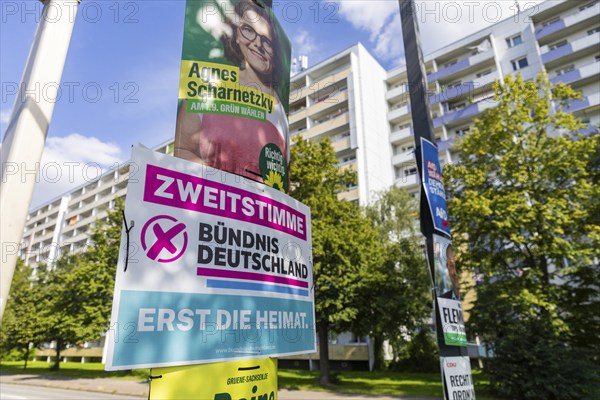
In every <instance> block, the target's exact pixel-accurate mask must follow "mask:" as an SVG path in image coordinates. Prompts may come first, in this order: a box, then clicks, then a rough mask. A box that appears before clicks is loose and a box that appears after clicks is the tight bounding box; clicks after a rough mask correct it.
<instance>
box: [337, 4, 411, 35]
mask: <svg viewBox="0 0 600 400" xmlns="http://www.w3.org/2000/svg"><path fill="white" fill-rule="evenodd" d="M337 3H338V4H339V13H340V15H341V16H342V17H343V18H344V19H346V20H347V21H348V22H350V23H351V24H352V26H354V27H355V28H357V29H362V30H366V31H368V32H369V33H370V34H371V40H373V39H375V37H376V36H377V35H378V34H379V32H381V31H382V30H383V28H384V27H385V24H386V21H387V20H388V19H389V17H390V16H391V15H393V14H394V13H398V12H399V9H398V2H397V1H390V0H386V1H381V0H373V1H343V0H338V1H337Z"/></svg>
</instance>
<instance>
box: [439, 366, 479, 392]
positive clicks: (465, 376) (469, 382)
mask: <svg viewBox="0 0 600 400" xmlns="http://www.w3.org/2000/svg"><path fill="white" fill-rule="evenodd" d="M440 360H441V363H442V374H443V376H444V378H443V379H444V386H445V387H446V390H445V394H446V400H457V399H461V400H475V386H474V384H473V377H472V376H471V362H470V361H469V357H441V358H440Z"/></svg>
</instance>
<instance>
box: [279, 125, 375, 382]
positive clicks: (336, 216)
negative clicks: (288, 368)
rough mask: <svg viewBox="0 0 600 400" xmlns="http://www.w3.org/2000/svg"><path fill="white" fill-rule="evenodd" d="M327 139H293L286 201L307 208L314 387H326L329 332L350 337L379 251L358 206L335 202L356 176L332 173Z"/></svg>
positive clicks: (331, 152) (332, 154)
mask: <svg viewBox="0 0 600 400" xmlns="http://www.w3.org/2000/svg"><path fill="white" fill-rule="evenodd" d="M337 163H338V160H337V159H336V158H335V152H334V150H333V148H332V146H331V143H330V142H329V140H328V139H326V140H323V141H321V142H319V143H316V142H308V141H305V140H303V139H302V138H301V137H298V138H297V139H296V140H295V144H294V146H293V147H292V148H291V163H290V172H291V183H292V184H291V191H290V192H291V193H290V194H291V195H292V196H293V197H294V198H296V199H297V200H299V201H301V202H302V203H304V204H306V205H307V206H308V207H310V210H311V220H312V243H313V277H314V287H315V309H316V324H317V327H316V328H317V331H318V335H319V351H320V371H321V378H320V381H321V383H323V384H330V383H331V378H330V369H329V349H328V336H329V332H330V331H333V332H342V331H355V330H356V327H357V325H356V324H357V315H358V314H359V311H360V308H361V307H362V303H363V302H364V300H363V299H361V298H360V290H359V289H360V286H361V285H362V278H364V276H365V274H366V273H367V271H368V269H369V265H373V264H378V263H380V262H381V260H382V257H381V256H382V252H381V246H380V245H379V243H378V241H377V240H376V239H377V236H376V231H375V230H374V229H373V228H372V226H371V224H370V222H369V220H368V219H367V218H366V217H365V216H364V215H363V213H362V212H361V210H360V209H359V207H358V205H356V204H354V203H350V202H347V201H344V200H340V199H339V198H338V194H339V193H340V192H343V191H345V190H347V188H348V187H350V186H352V185H355V184H356V173H355V172H354V171H352V170H350V169H342V168H338V167H337V165H336V164H337Z"/></svg>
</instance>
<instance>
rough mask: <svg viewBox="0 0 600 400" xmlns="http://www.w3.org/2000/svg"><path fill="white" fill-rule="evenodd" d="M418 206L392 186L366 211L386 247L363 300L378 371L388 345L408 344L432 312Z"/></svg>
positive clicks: (373, 267)
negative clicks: (407, 339)
mask: <svg viewBox="0 0 600 400" xmlns="http://www.w3.org/2000/svg"><path fill="white" fill-rule="evenodd" d="M416 207H417V206H416V203H415V201H414V199H413V198H412V197H410V195H409V194H408V192H406V190H403V189H400V188H398V187H395V186H392V187H391V188H389V189H388V190H386V191H384V192H382V193H379V194H378V197H377V199H376V201H375V202H374V203H373V204H372V205H370V206H368V207H366V215H367V217H368V218H369V219H370V220H371V223H372V224H373V226H374V227H375V228H376V230H377V234H378V241H379V242H380V243H381V244H382V246H383V249H384V252H383V254H384V259H383V262H382V263H380V264H373V265H371V269H370V270H369V273H368V274H366V276H365V278H364V280H363V285H362V294H361V298H362V299H363V305H364V308H363V310H362V311H363V313H362V314H361V315H360V316H359V318H358V319H359V320H360V321H363V322H364V333H365V334H370V335H371V337H372V338H373V342H374V343H373V347H374V355H375V365H374V368H375V369H382V368H383V367H384V360H383V343H384V341H385V340H388V341H390V343H397V344H398V343H402V340H399V339H400V338H402V337H404V336H406V335H412V334H413V333H414V332H415V331H416V328H417V327H419V326H421V325H422V324H423V321H424V320H425V319H426V318H427V317H428V316H429V315H430V313H431V294H430V291H429V288H430V283H429V275H428V272H427V264H426V261H425V258H424V256H423V251H422V250H421V248H420V247H419V242H418V236H417V234H416V230H415V219H416V218H417V215H418V212H417V208H416Z"/></svg>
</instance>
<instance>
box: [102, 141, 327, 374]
mask: <svg viewBox="0 0 600 400" xmlns="http://www.w3.org/2000/svg"><path fill="white" fill-rule="evenodd" d="M131 166H132V167H131V168H130V176H129V183H128V188H127V199H126V203H125V220H126V222H127V223H128V225H129V228H128V232H125V233H124V234H123V237H122V241H121V248H120V253H119V263H118V265H117V276H116V280H115V293H114V301H113V309H112V316H111V327H110V330H109V332H108V338H107V345H108V351H107V358H106V369H107V370H119V369H131V368H153V367H164V366H178V365H191V364H201V363H211V362H221V361H230V360H239V359H256V358H266V357H278V356H284V355H294V354H304V353H311V352H314V351H315V350H316V343H315V340H316V338H315V316H314V291H313V285H312V264H311V258H312V248H311V220H310V210H309V209H308V207H306V206H305V205H303V204H302V203H300V202H298V201H296V200H294V199H292V198H291V197H289V196H288V195H286V194H284V193H281V192H280V191H279V190H276V189H274V188H271V187H268V186H266V185H263V184H260V183H257V182H254V181H250V180H247V179H245V178H243V177H241V176H238V175H234V174H231V173H228V172H225V171H220V170H217V169H214V168H211V167H208V166H204V165H200V164H197V163H193V162H189V161H186V160H183V159H180V158H177V157H171V156H168V155H165V154H160V153H157V152H154V151H151V150H148V149H146V148H143V147H141V146H135V147H134V149H133V154H132V164H131Z"/></svg>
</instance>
